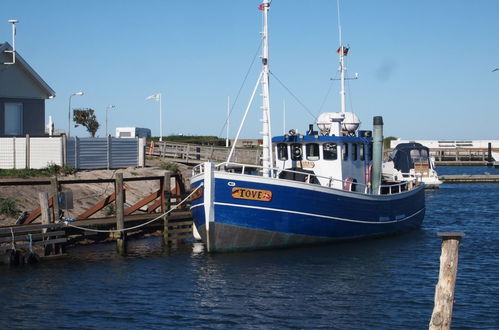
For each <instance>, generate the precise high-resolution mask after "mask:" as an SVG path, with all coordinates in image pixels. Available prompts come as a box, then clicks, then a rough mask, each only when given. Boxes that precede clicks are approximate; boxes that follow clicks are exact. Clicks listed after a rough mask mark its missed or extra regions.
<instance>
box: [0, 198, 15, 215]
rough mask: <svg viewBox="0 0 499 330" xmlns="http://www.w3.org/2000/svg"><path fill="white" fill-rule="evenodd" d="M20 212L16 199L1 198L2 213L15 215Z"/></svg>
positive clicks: (0, 208)
mask: <svg viewBox="0 0 499 330" xmlns="http://www.w3.org/2000/svg"><path fill="white" fill-rule="evenodd" d="M18 213H19V210H18V209H17V208H16V201H15V200H14V199H12V198H5V199H0V214H3V215H6V216H8V217H15V216H16V215H17V214H18Z"/></svg>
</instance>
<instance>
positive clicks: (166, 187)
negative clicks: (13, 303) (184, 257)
mask: <svg viewBox="0 0 499 330" xmlns="http://www.w3.org/2000/svg"><path fill="white" fill-rule="evenodd" d="M141 180H147V181H156V182H159V187H158V190H157V191H155V192H153V193H152V194H149V195H148V196H145V197H144V198H142V199H141V200H139V201H136V202H134V203H129V204H132V205H131V206H128V207H125V203H126V202H127V201H126V194H125V192H126V190H127V187H126V185H124V182H128V183H130V182H134V181H141ZM172 182H174V183H173V185H172ZM82 183H97V184H104V183H105V184H108V183H114V192H112V194H110V195H108V196H102V197H103V198H101V199H100V200H98V201H97V202H96V203H95V204H94V205H93V206H92V207H90V208H88V209H87V210H86V211H84V212H83V213H81V214H79V215H76V216H75V217H74V218H72V219H70V218H66V217H64V211H63V209H64V207H65V206H64V205H62V204H61V203H60V202H61V196H62V191H61V190H62V189H61V187H62V186H68V185H72V184H82ZM16 185H41V186H43V185H46V186H48V190H49V191H50V193H47V192H40V193H39V207H38V208H36V209H34V210H32V211H31V212H28V214H27V215H26V217H25V218H24V219H22V220H21V221H20V223H19V224H16V225H11V226H0V252H5V253H8V254H9V257H8V258H7V259H8V260H9V261H8V264H18V263H19V262H16V261H12V260H14V259H15V258H18V259H19V256H18V252H21V253H22V254H26V253H28V252H33V247H37V246H41V247H43V249H42V250H41V251H40V249H37V253H38V254H40V256H50V255H52V256H54V255H62V254H63V252H64V250H65V249H66V248H67V247H70V246H72V245H74V244H78V243H81V242H83V241H85V242H86V243H88V242H102V241H112V240H114V241H116V247H117V252H118V253H119V254H125V253H126V246H127V239H128V238H129V237H140V236H144V235H145V234H151V233H157V234H161V235H162V236H163V242H164V244H165V246H166V247H168V246H170V245H172V244H177V243H178V242H180V241H182V240H184V239H189V238H192V230H193V228H192V227H193V221H192V217H191V214H190V211H189V209H188V203H189V202H190V201H189V199H188V197H189V194H187V193H186V192H185V188H184V186H183V181H182V177H181V176H180V174H178V173H176V174H174V175H172V174H171V173H170V172H169V171H166V172H165V175H164V176H155V177H132V178H123V176H122V174H121V173H117V175H116V176H115V178H114V179H91V180H58V179H57V178H55V177H54V178H51V180H32V181H28V180H22V181H1V182H0V186H16ZM128 189H129V188H128ZM54 201H59V203H58V202H56V203H54ZM109 204H112V205H114V209H115V214H114V215H112V216H102V214H103V212H102V210H103V209H104V208H105V207H106V206H107V205H109ZM27 249H29V250H27ZM14 257H15V258H14ZM7 259H6V260H7Z"/></svg>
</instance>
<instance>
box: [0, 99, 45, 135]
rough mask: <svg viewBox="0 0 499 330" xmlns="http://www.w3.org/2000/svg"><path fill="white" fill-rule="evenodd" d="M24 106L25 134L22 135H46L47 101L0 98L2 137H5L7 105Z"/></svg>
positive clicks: (0, 132)
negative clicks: (20, 104)
mask: <svg viewBox="0 0 499 330" xmlns="http://www.w3.org/2000/svg"><path fill="white" fill-rule="evenodd" d="M9 102H14V103H22V104H23V133H22V134H21V135H26V134H29V135H32V136H42V135H45V100H43V99H42V100H36V99H22V98H2V97H0V136H4V118H5V116H4V109H5V103H9Z"/></svg>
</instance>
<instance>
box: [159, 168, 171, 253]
mask: <svg viewBox="0 0 499 330" xmlns="http://www.w3.org/2000/svg"><path fill="white" fill-rule="evenodd" d="M170 179H171V172H170V171H166V172H165V177H164V178H163V185H162V187H161V198H162V201H161V202H162V204H161V210H162V212H163V213H164V212H167V211H169V210H170V206H171V205H170V204H171V196H170V195H171V180H170ZM168 241H169V233H168V216H166V215H165V216H163V242H164V243H165V246H168Z"/></svg>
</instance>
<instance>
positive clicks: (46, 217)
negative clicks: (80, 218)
mask: <svg viewBox="0 0 499 330" xmlns="http://www.w3.org/2000/svg"><path fill="white" fill-rule="evenodd" d="M38 200H39V202H40V210H41V217H42V225H48V224H50V223H51V222H52V219H51V216H50V207H49V194H48V193H46V192H41V193H38ZM46 232H47V228H44V229H42V233H44V234H45V233H46ZM43 254H44V255H46V256H47V255H49V254H50V246H45V250H44V253H43Z"/></svg>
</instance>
